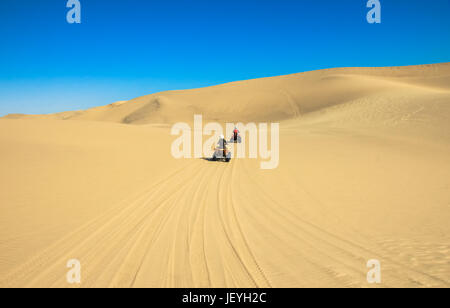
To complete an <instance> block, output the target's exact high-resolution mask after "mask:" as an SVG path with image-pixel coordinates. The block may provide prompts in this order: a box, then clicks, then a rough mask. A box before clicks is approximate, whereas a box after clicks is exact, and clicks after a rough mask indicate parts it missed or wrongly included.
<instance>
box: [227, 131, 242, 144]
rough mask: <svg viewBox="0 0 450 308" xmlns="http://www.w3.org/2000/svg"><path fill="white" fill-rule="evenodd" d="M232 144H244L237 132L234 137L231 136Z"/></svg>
mask: <svg viewBox="0 0 450 308" xmlns="http://www.w3.org/2000/svg"><path fill="white" fill-rule="evenodd" d="M230 143H242V138H241V134H240V133H239V132H237V131H234V132H233V136H231V139H230Z"/></svg>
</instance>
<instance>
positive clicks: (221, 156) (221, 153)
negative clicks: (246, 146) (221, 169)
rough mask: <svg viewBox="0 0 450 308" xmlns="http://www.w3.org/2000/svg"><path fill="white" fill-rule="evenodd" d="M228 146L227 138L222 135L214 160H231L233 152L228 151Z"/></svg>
mask: <svg viewBox="0 0 450 308" xmlns="http://www.w3.org/2000/svg"><path fill="white" fill-rule="evenodd" d="M227 144H228V143H227V141H226V140H225V136H224V135H221V136H220V138H219V142H218V143H217V146H216V148H215V150H214V155H213V158H212V159H213V160H223V161H226V162H229V161H230V160H231V152H230V151H229V150H228V147H227Z"/></svg>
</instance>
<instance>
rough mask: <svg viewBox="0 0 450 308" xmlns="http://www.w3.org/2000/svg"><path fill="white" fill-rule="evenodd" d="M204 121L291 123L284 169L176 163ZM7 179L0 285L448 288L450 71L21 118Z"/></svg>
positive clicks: (397, 70)
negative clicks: (72, 270)
mask: <svg viewBox="0 0 450 308" xmlns="http://www.w3.org/2000/svg"><path fill="white" fill-rule="evenodd" d="M194 114H202V115H203V117H204V120H205V121H208V120H211V121H219V122H221V123H222V122H227V121H230V122H238V121H241V122H244V123H248V122H279V123H280V142H281V144H280V164H279V167H278V168H277V169H274V170H261V169H260V168H259V161H258V160H255V159H235V160H232V162H231V163H229V164H226V163H218V162H211V161H207V160H204V159H179V160H176V159H174V158H173V157H172V156H171V154H170V146H171V143H172V142H173V141H174V139H175V137H174V136H171V135H170V127H171V124H173V123H175V122H179V121H186V122H192V119H193V115H194ZM0 170H1V173H0V191H1V193H0V211H1V215H0V287H449V286H450V64H449V63H444V64H435V65H425V66H411V67H392V68H339V69H329V70H321V71H314V72H307V73H301V74H294V75H288V76H281V77H272V78H264V79H257V80H249V81H241V82H234V83H230V84H224V85H219V86H215V87H209V88H203V89H194V90H185V91H170V92H164V93H157V94H152V95H148V96H144V97H140V98H136V99H133V100H130V101H125V102H117V103H114V104H111V105H108V106H104V107H99V108H94V109H90V110H85V111H75V112H63V113H58V114H51V115H34V116H30V115H9V116H6V117H4V118H2V119H0ZM69 259H78V260H80V262H81V265H82V271H81V273H82V283H81V284H80V285H69V284H68V283H67V281H66V273H67V271H68V268H67V267H66V263H67V261H68V260H69ZM370 259H378V260H379V261H380V262H381V275H382V283H381V284H378V285H372V284H368V282H367V279H366V275H367V272H368V270H369V269H368V268H367V267H366V263H367V261H368V260H370Z"/></svg>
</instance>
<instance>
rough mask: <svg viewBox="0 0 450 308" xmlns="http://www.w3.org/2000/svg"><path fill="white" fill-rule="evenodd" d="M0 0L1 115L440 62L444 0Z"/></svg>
mask: <svg viewBox="0 0 450 308" xmlns="http://www.w3.org/2000/svg"><path fill="white" fill-rule="evenodd" d="M66 2H67V0H39V1H37V0H20V1H19V0H1V1H0V41H1V45H0V115H4V114H7V113H49V112H56V111H65V110H72V109H82V108H88V107H91V106H98V105H104V104H108V103H110V102H113V101H117V100H126V99H131V98H134V97H137V96H140V95H145V94H150V93H153V92H158V91H164V90H170V89H174V90H175V89H186V88H193V87H202V86H209V85H214V84H218V83H224V82H229V81H235V80H242V79H251V78H258V77H266V76H275V75H283V74H290V73H297V72H302V71H308V70H315V69H321V68H330V67H341V66H392V65H411V64H424V63H437V62H450V1H449V0H432V1H427V0H421V1H419V0H409V1H408V0H381V4H382V23H381V24H379V25H370V24H368V23H367V22H366V13H367V12H368V9H367V8H366V2H367V1H366V0H335V1H331V0H226V1H225V0H207V1H203V0H122V1H119V0H109V1H108V0H80V2H81V4H82V24H80V25H77V24H68V23H67V22H66V13H67V11H68V9H67V8H66Z"/></svg>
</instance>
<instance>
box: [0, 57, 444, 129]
mask: <svg viewBox="0 0 450 308" xmlns="http://www.w3.org/2000/svg"><path fill="white" fill-rule="evenodd" d="M448 66H450V62H444V63H434V64H421V65H407V66H380V67H340V68H327V69H319V70H312V71H306V72H301V73H294V74H288V75H277V76H271V77H263V78H256V79H247V80H239V81H232V82H227V83H223V84H218V85H214V86H208V87H201V88H192V89H187V90H170V91H163V92H156V93H152V94H149V95H144V96H140V97H137V98H134V99H130V100H128V101H116V102H112V103H111V104H108V105H105V106H97V107H93V108H90V109H85V110H82V109H81V110H72V111H71V110H66V111H63V112H56V113H49V114H22V113H10V114H7V115H5V116H3V117H0V118H6V119H16V118H28V117H34V118H39V117H44V118H54V119H63V120H67V119H80V120H83V119H89V120H90V119H94V120H97V119H99V118H95V116H94V115H92V117H90V115H88V114H90V113H92V114H93V113H98V112H101V111H103V110H100V109H106V108H114V107H119V106H122V105H126V104H128V105H131V104H134V103H136V104H134V105H143V103H142V101H143V100H145V99H153V101H152V102H151V103H149V104H147V108H146V109H147V111H149V112H153V111H154V109H156V108H159V107H160V101H158V98H155V97H164V95H169V96H175V97H176V98H178V97H181V99H182V96H183V94H187V95H188V96H190V97H194V98H195V96H196V95H199V96H202V98H203V97H204V96H205V95H202V94H203V93H202V92H207V91H208V90H212V91H211V95H213V92H214V91H213V90H214V89H218V90H219V89H220V90H221V94H223V92H226V91H227V89H228V88H230V89H231V88H235V86H238V87H243V88H245V87H251V86H252V85H254V84H257V83H263V84H270V83H271V81H273V83H274V84H275V85H274V86H273V87H275V86H276V84H277V81H276V80H277V79H278V80H282V79H292V81H291V84H289V85H286V86H287V87H288V88H289V87H296V86H302V84H301V82H299V84H297V85H296V84H295V79H296V78H297V77H305V78H308V77H311V78H313V76H317V75H319V76H320V75H322V74H323V75H326V74H327V73H329V74H331V75H333V74H344V75H349V74H363V75H364V74H366V75H368V76H372V77H376V76H377V74H381V75H383V76H384V77H391V78H398V80H399V81H402V78H401V77H402V76H401V74H403V73H412V74H413V75H414V71H417V70H420V71H421V73H420V74H427V73H428V74H433V73H437V72H436V71H440V70H445V69H446V68H447V67H448ZM416 73H417V72H416ZM414 77H416V78H420V76H419V75H418V76H414ZM422 77H425V76H422ZM310 81H311V82H312V81H314V80H310ZM316 81H318V82H319V81H320V80H316ZM318 86H320V85H319V84H318ZM441 86H443V87H444V88H445V85H441ZM280 88H283V87H280ZM234 99H236V98H235V97H234ZM243 99H244V100H246V99H247V100H248V98H247V97H243ZM282 100H284V99H282ZM213 103H214V102H213ZM220 103H223V102H222V101H220ZM230 103H233V101H230ZM149 105H150V106H149ZM123 109H127V108H123ZM131 109H132V108H131ZM122 112H124V113H126V111H125V110H123V111H122ZM129 115H131V116H132V114H131V113H130V114H129ZM100 118H101V117H100ZM101 120H103V119H101ZM105 121H111V122H116V121H117V120H116V119H115V118H112V119H105ZM141 121H142V122H144V124H145V120H144V119H139V120H136V119H131V120H130V118H127V116H126V115H125V116H124V118H123V119H122V122H123V123H125V124H143V123H142V122H141Z"/></svg>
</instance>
